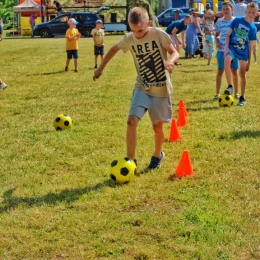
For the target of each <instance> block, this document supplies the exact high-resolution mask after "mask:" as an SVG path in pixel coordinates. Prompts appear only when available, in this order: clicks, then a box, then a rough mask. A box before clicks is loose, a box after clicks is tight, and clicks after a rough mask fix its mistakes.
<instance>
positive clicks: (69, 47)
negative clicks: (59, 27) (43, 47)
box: [65, 18, 81, 72]
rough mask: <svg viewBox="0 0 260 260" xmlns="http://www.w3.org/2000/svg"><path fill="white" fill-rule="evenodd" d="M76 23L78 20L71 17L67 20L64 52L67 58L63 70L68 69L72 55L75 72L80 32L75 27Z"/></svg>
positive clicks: (76, 69)
mask: <svg viewBox="0 0 260 260" xmlns="http://www.w3.org/2000/svg"><path fill="white" fill-rule="evenodd" d="M76 24H78V22H77V21H76V20H75V19H74V18H71V19H69V21H68V25H69V27H70V28H69V29H68V30H67V31H66V35H65V37H66V52H67V60H66V67H65V71H69V64H70V60H71V59H72V56H73V58H74V67H75V70H74V71H75V72H78V71H79V70H78V57H79V56H78V48H79V47H78V39H79V38H80V36H81V34H80V33H79V31H78V29H77V28H76Z"/></svg>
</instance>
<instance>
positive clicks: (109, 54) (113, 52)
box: [93, 44, 120, 80]
mask: <svg viewBox="0 0 260 260" xmlns="http://www.w3.org/2000/svg"><path fill="white" fill-rule="evenodd" d="M119 50H120V49H119V47H118V46H117V44H116V45H114V46H113V47H111V48H110V50H109V51H108V52H107V54H106V55H105V57H104V59H103V61H102V62H101V64H100V66H99V68H98V69H97V70H95V71H94V76H93V80H96V79H98V78H99V77H100V76H101V75H102V73H103V70H104V68H105V67H106V65H107V64H108V62H109V61H110V60H111V59H112V58H113V57H114V56H115V55H116V53H117V52H118V51H119Z"/></svg>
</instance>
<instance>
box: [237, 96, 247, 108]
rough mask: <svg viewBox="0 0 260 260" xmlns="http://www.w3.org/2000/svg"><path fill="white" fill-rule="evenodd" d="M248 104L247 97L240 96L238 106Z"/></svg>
mask: <svg viewBox="0 0 260 260" xmlns="http://www.w3.org/2000/svg"><path fill="white" fill-rule="evenodd" d="M245 104H246V99H245V98H244V97H243V96H240V98H239V102H238V103H237V105H238V106H244V105H245Z"/></svg>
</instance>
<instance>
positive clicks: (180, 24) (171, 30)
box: [165, 15, 191, 66]
mask: <svg viewBox="0 0 260 260" xmlns="http://www.w3.org/2000/svg"><path fill="white" fill-rule="evenodd" d="M190 23H191V16H190V15H186V16H185V18H184V20H177V21H174V22H172V23H171V24H170V25H169V26H168V27H167V28H166V30H165V31H166V33H167V34H168V35H169V36H170V38H171V40H172V45H173V46H174V47H175V49H176V50H177V51H178V52H180V47H179V45H182V48H183V49H185V41H184V39H185V30H186V29H187V26H188V25H189V24H190ZM179 33H181V40H182V41H180V40H179V38H178V36H177V34H179ZM175 65H177V66H178V65H181V64H180V63H178V62H175Z"/></svg>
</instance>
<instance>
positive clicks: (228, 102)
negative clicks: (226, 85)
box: [218, 94, 234, 107]
mask: <svg viewBox="0 0 260 260" xmlns="http://www.w3.org/2000/svg"><path fill="white" fill-rule="evenodd" d="M233 103H234V98H233V97H232V96H231V95H228V94H223V95H221V96H220V97H219V98H218V104H219V106H220V107H231V106H232V105H233Z"/></svg>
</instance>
